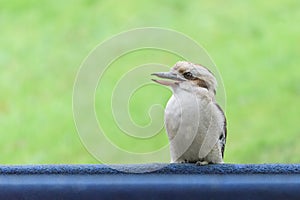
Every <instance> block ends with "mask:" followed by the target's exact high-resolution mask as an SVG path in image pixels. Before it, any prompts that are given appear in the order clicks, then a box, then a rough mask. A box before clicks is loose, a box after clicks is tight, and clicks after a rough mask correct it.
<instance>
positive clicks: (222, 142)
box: [216, 103, 227, 158]
mask: <svg viewBox="0 0 300 200" xmlns="http://www.w3.org/2000/svg"><path fill="white" fill-rule="evenodd" d="M216 106H217V108H218V109H219V110H220V112H221V113H222V115H223V117H224V125H223V132H222V133H221V135H220V137H219V140H220V143H221V145H222V146H221V152H222V158H224V151H225V144H226V139H227V120H226V116H225V114H224V111H223V110H222V108H221V107H220V106H219V105H218V104H217V103H216Z"/></svg>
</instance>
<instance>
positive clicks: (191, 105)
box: [152, 61, 226, 165]
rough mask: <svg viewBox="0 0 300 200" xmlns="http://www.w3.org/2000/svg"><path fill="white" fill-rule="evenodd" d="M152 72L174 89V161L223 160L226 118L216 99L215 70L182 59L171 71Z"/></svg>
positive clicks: (169, 124) (169, 112)
mask: <svg viewBox="0 0 300 200" xmlns="http://www.w3.org/2000/svg"><path fill="white" fill-rule="evenodd" d="M152 75H155V76H157V77H160V78H163V79H168V80H155V79H152V80H153V81H155V82H157V83H159V84H162V85H166V86H170V87H171V89H172V91H173V95H172V97H171V98H170V100H169V101H168V103H167V106H166V109H165V126H166V130H167V133H168V138H169V141H170V152H171V162H172V163H196V164H198V165H205V164H214V163H223V157H224V148H225V143H226V118H225V115H224V112H223V111H222V109H221V107H220V106H219V105H218V104H217V103H216V100H215V95H216V87H217V81H216V78H215V76H214V75H213V73H212V72H211V71H210V70H208V69H207V68H205V67H203V66H201V65H198V64H193V63H190V62H186V61H179V62H177V63H176V64H175V65H174V66H173V68H171V70H170V72H157V73H153V74H152Z"/></svg>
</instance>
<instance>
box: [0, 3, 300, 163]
mask: <svg viewBox="0 0 300 200" xmlns="http://www.w3.org/2000/svg"><path fill="white" fill-rule="evenodd" d="M120 3H121V2H116V1H93V0H89V1H83V0H76V1H69V0H66V1H43V2H40V1H36V0H29V1H17V0H12V1H8V0H1V1H0V27H1V37H0V47H1V48H0V88H1V90H0V91H1V92H0V135H1V140H0V162H1V163H2V164H39V163H98V161H97V160H96V159H95V158H93V157H92V156H91V155H90V154H89V153H88V152H87V151H86V149H85V148H84V146H83V145H82V143H81V141H80V139H79V137H78V134H77V131H76V127H75V125H74V122H73V113H72V90H73V83H74V80H75V77H76V73H77V71H78V69H79V66H80V64H81V63H82V61H83V60H84V58H85V57H86V56H87V55H88V53H89V52H90V51H91V50H92V49H93V48H94V47H95V46H96V45H97V44H98V43H100V42H102V41H104V40H105V39H107V38H109V37H111V36H112V35H114V34H116V33H119V32H121V31H125V30H128V29H132V28H137V27H143V26H157V27H162V28H170V29H174V30H177V31H180V32H182V33H185V34H187V35H188V36H190V37H192V38H193V39H195V40H196V41H197V42H198V43H200V44H202V45H203V46H204V47H205V48H206V50H207V51H208V52H209V54H210V56H211V57H212V58H213V60H214V61H215V63H216V65H217V66H218V69H219V71H220V73H221V75H222V78H223V81H224V84H225V89H226V95H227V104H226V115H227V118H228V143H227V146H226V155H225V161H226V162H233V163H268V162H276V163H295V162H300V157H299V155H298V154H299V151H300V148H299V147H300V145H299V143H300V128H299V113H300V101H299V99H300V84H299V79H300V68H299V66H298V65H299V63H300V57H299V52H300V46H299V45H298V44H299V34H300V29H299V28H298V24H299V21H300V12H299V9H300V3H299V2H298V1H297V0H287V1H284V2H283V1H280V0H275V1H272V2H268V1H258V0H255V1H251V2H245V1H237V0H231V1H228V2H226V4H222V3H223V2H216V1H214V2H208V1H196V0H195V1H189V2H188V3H187V2H185V1H168V0H165V1H160V2H159V3H149V2H146V1H134V0H130V1H127V2H126V3H125V2H122V5H120ZM183 45H184V44H183ZM177 59H178V58H176V57H175V56H172V55H169V54H166V53H159V52H157V51H155V52H153V51H150V50H149V51H141V52H136V53H133V54H130V55H128V56H127V57H126V56H125V57H124V58H121V59H120V60H118V61H117V62H116V63H114V64H113V65H115V66H118V65H124V66H127V67H124V68H123V69H122V70H119V69H120V68H117V69H118V70H115V71H114V70H113V67H112V71H107V74H108V75H109V77H111V78H106V79H104V80H101V81H104V82H102V84H101V83H100V85H99V87H98V88H97V91H96V97H95V99H96V111H97V116H98V118H99V119H101V117H103V114H104V113H105V118H104V119H106V121H105V122H103V124H101V126H103V127H102V128H103V129H105V130H107V131H105V132H108V133H109V134H108V135H107V137H109V138H110V139H111V140H113V141H114V142H116V143H119V145H121V146H122V145H123V146H122V147H123V148H126V149H127V150H129V151H131V150H132V151H134V150H135V148H138V149H141V148H145V149H144V150H145V151H147V150H149V149H150V150H151V149H153V148H154V149H155V148H157V147H159V146H162V145H164V144H165V143H166V137H165V134H164V132H161V133H160V134H159V135H157V138H156V139H153V141H148V143H147V142H145V143H144V142H143V143H140V142H138V141H129V140H128V141H127V140H126V139H125V138H123V136H122V134H121V132H119V130H118V127H117V126H116V125H115V124H114V122H112V116H111V114H110V111H109V109H108V107H107V106H106V105H108V103H109V102H108V99H109V97H110V96H111V94H112V89H113V87H114V83H115V82H116V81H118V80H119V78H120V77H121V76H122V74H124V72H126V70H130V69H131V68H130V66H134V65H133V64H135V65H137V64H143V63H147V62H154V61H155V60H157V61H163V62H165V63H169V64H170V65H172V64H174V63H175V61H176V60H177ZM149 94H151V95H149ZM158 94H162V95H158ZM169 96H170V92H169V91H168V90H166V89H164V88H162V87H159V86H155V85H150V86H147V87H145V88H144V90H142V91H137V92H136V93H135V94H134V95H133V97H132V99H131V100H130V104H129V109H130V111H131V113H130V114H131V115H132V118H133V120H135V122H136V123H138V124H140V125H146V124H148V123H149V122H150V118H149V116H148V115H147V110H148V109H149V107H150V106H151V105H152V104H151V103H153V102H158V103H161V104H162V105H165V103H166V102H167V100H168V97H169ZM102 111H103V114H102ZM110 133H111V134H110ZM112 133H115V134H116V135H114V134H112ZM116 159H117V158H116Z"/></svg>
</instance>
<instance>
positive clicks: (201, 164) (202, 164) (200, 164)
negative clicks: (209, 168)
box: [196, 160, 209, 166]
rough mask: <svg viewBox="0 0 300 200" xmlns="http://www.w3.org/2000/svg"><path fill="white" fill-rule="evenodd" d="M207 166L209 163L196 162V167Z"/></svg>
mask: <svg viewBox="0 0 300 200" xmlns="http://www.w3.org/2000/svg"><path fill="white" fill-rule="evenodd" d="M208 164H209V162H207V161H200V160H199V161H197V162H196V165H198V166H204V165H208Z"/></svg>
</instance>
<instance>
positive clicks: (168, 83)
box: [151, 72, 185, 86]
mask: <svg viewBox="0 0 300 200" xmlns="http://www.w3.org/2000/svg"><path fill="white" fill-rule="evenodd" d="M151 75H154V76H157V77H159V78H164V79H169V80H172V81H167V80H156V79H152V81H154V82H156V83H159V84H162V85H166V86H171V85H174V84H175V83H178V82H181V81H185V79H183V78H180V77H179V76H178V75H177V74H175V73H172V72H156V73H153V74H151Z"/></svg>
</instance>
